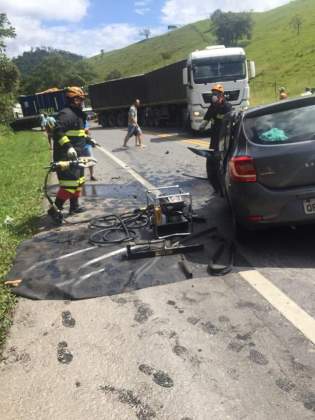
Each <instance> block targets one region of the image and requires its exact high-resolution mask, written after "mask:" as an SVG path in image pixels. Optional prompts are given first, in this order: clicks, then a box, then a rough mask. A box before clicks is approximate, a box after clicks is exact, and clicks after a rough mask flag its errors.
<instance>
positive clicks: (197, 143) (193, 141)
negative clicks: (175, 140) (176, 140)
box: [181, 140, 209, 149]
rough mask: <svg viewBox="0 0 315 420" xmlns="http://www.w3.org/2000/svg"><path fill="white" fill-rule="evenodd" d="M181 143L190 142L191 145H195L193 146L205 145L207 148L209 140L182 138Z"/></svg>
mask: <svg viewBox="0 0 315 420" xmlns="http://www.w3.org/2000/svg"><path fill="white" fill-rule="evenodd" d="M181 143H185V144H192V145H195V146H202V147H206V148H207V149H208V148H209V142H208V141H202V140H182V141H181Z"/></svg>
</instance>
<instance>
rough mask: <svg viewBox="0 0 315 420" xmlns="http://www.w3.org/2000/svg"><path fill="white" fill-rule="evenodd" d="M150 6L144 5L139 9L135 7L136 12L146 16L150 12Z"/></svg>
mask: <svg viewBox="0 0 315 420" xmlns="http://www.w3.org/2000/svg"><path fill="white" fill-rule="evenodd" d="M150 10H151V9H150V8H149V7H142V8H139V9H135V12H136V13H137V15H141V16H144V15H145V14H146V13H148V12H150Z"/></svg>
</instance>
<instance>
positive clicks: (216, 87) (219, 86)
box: [211, 83, 224, 93]
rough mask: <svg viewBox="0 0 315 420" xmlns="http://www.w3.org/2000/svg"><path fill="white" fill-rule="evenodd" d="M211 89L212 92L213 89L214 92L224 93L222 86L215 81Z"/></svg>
mask: <svg viewBox="0 0 315 420" xmlns="http://www.w3.org/2000/svg"><path fill="white" fill-rule="evenodd" d="M211 90H212V92H213V91H215V92H220V93H224V87H223V85H221V84H220V83H216V84H215V85H213V86H212V89H211Z"/></svg>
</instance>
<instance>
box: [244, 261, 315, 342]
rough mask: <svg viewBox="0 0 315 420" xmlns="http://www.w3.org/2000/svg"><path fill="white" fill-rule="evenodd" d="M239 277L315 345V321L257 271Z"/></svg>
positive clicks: (249, 271) (250, 271) (245, 272)
mask: <svg viewBox="0 0 315 420" xmlns="http://www.w3.org/2000/svg"><path fill="white" fill-rule="evenodd" d="M239 275H240V276H241V277H242V278H243V279H244V280H245V281H247V283H248V284H250V285H251V286H252V287H253V288H254V289H255V290H257V292H259V293H260V294H261V295H262V296H263V297H264V298H265V299H266V300H267V301H268V302H269V303H270V304H271V305H272V306H273V307H274V308H276V309H277V310H278V311H279V312H280V313H281V315H283V316H284V317H285V318H286V319H287V320H288V321H290V322H291V324H293V325H294V326H295V327H296V328H297V329H298V330H299V331H301V333H302V334H304V336H305V337H306V338H308V339H309V340H310V341H311V342H312V343H313V344H315V319H314V318H312V317H311V316H310V315H309V314H308V313H307V312H305V311H304V310H303V309H302V308H300V307H299V306H298V305H297V304H296V303H295V302H294V301H293V300H292V299H290V298H289V296H287V295H286V294H285V293H284V292H282V291H281V290H280V289H278V288H277V287H276V286H275V285H274V284H273V283H271V281H270V280H268V279H266V277H265V276H263V275H262V274H261V273H259V271H257V270H254V269H253V270H248V271H240V272H239Z"/></svg>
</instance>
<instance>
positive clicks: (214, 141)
mask: <svg viewBox="0 0 315 420" xmlns="http://www.w3.org/2000/svg"><path fill="white" fill-rule="evenodd" d="M210 98H211V99H210V101H211V104H210V106H209V108H208V110H207V112H206V114H205V116H204V119H203V121H202V123H201V125H200V130H203V129H205V128H206V126H207V125H208V123H209V121H210V120H211V131H210V139H211V140H210V145H209V148H210V149H211V150H212V151H213V152H212V153H211V154H210V155H209V156H208V158H207V164H206V165H207V174H208V178H209V181H210V183H211V185H212V187H213V189H214V193H219V194H222V188H221V185H220V180H219V177H218V172H219V165H220V154H219V153H218V151H219V140H220V130H221V126H222V121H223V118H224V116H225V114H227V113H228V112H230V111H231V110H232V105H231V104H230V103H229V102H228V101H227V100H226V98H225V95H224V87H223V86H222V85H221V84H220V83H216V84H215V85H213V86H212V89H211V97H210Z"/></svg>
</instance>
